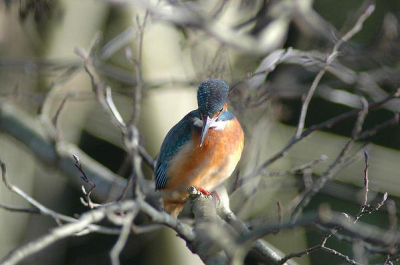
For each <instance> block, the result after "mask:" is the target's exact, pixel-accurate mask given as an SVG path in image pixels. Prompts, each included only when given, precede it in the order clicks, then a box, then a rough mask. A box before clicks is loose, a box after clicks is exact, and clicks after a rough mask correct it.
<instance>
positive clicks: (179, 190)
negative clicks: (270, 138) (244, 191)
mask: <svg viewBox="0 0 400 265" xmlns="http://www.w3.org/2000/svg"><path fill="white" fill-rule="evenodd" d="M199 143H200V133H199V132H193V133H192V139H191V141H189V143H188V144H186V145H185V146H184V147H182V149H181V150H180V151H179V152H178V153H177V155H176V156H175V157H174V158H173V159H172V160H171V161H170V166H169V168H168V171H167V176H168V178H169V181H168V183H167V185H166V187H165V189H164V191H163V193H164V194H169V197H171V198H173V199H174V200H185V199H186V198H187V188H188V187H190V186H195V187H200V188H203V189H206V190H209V191H212V190H213V189H214V188H215V187H216V186H218V185H219V184H220V183H222V182H223V181H224V180H225V179H227V178H228V177H229V176H230V175H231V174H232V172H233V171H234V170H235V167H236V165H237V163H238V162H239V160H240V156H241V154H242V150H243V146H244V134H243V130H242V127H241V126H240V123H239V121H238V120H237V119H236V118H235V119H233V120H232V121H229V122H228V124H227V125H226V127H225V129H224V130H216V129H210V130H209V131H208V133H207V136H206V138H205V140H204V142H203V145H202V147H200V146H199ZM164 197H165V195H164Z"/></svg>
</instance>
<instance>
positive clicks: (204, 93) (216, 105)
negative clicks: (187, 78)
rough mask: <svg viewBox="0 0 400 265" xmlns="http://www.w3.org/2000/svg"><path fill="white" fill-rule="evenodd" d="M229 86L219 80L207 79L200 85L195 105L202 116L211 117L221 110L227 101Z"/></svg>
mask: <svg viewBox="0 0 400 265" xmlns="http://www.w3.org/2000/svg"><path fill="white" fill-rule="evenodd" d="M228 95H229V86H228V84H227V83H226V82H225V81H223V80H219V79H208V80H206V81H204V82H203V83H201V84H200V86H199V90H198V91H197V104H198V106H199V109H200V111H201V113H202V114H203V115H207V116H209V117H211V116H212V115H213V114H214V113H216V112H217V111H219V110H220V109H222V107H223V106H224V104H225V101H226V100H227V99H228Z"/></svg>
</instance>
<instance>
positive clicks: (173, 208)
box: [163, 199, 186, 218]
mask: <svg viewBox="0 0 400 265" xmlns="http://www.w3.org/2000/svg"><path fill="white" fill-rule="evenodd" d="M163 202H164V211H166V212H167V213H169V214H170V215H172V216H173V217H175V218H177V217H178V215H179V213H180V212H181V211H182V210H183V207H184V206H185V203H186V201H182V200H174V199H163Z"/></svg>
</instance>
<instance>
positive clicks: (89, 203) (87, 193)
mask: <svg viewBox="0 0 400 265" xmlns="http://www.w3.org/2000/svg"><path fill="white" fill-rule="evenodd" d="M72 156H73V158H74V159H75V167H76V168H77V169H78V171H79V172H80V173H81V179H82V180H84V181H85V182H86V183H88V184H89V185H90V189H89V190H88V191H86V190H85V187H84V186H82V192H83V194H84V195H85V199H86V201H85V200H84V199H82V198H81V201H82V203H83V205H85V206H89V207H90V208H91V209H93V208H94V207H95V206H96V205H95V204H94V203H93V202H92V200H91V199H90V194H92V191H93V190H94V189H95V188H96V184H95V183H93V182H91V181H90V180H89V178H88V177H87V176H86V173H85V171H84V170H83V167H82V163H81V161H80V160H79V157H78V156H77V155H72Z"/></svg>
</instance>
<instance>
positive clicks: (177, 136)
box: [154, 110, 200, 190]
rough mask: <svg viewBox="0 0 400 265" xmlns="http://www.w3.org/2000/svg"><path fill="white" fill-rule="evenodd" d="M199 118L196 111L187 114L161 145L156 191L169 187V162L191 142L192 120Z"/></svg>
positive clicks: (156, 169) (157, 166)
mask: <svg viewBox="0 0 400 265" xmlns="http://www.w3.org/2000/svg"><path fill="white" fill-rule="evenodd" d="M194 117H198V118H200V115H199V113H198V111H197V110H194V111H192V112H190V113H189V114H187V115H186V116H185V117H184V118H183V119H182V120H181V121H180V122H178V123H177V124H176V125H175V126H174V127H172V129H171V130H170V131H169V132H168V134H167V136H165V139H164V141H163V143H162V145H161V150H160V153H159V155H158V158H157V163H156V168H155V174H154V175H155V181H156V190H158V189H163V188H165V186H166V185H167V182H168V176H167V170H168V166H169V161H170V160H171V159H172V158H173V157H174V155H175V154H176V153H178V151H179V149H180V148H181V147H182V146H184V145H185V144H187V142H189V140H190V137H191V135H192V133H191V130H192V123H193V121H192V118H194Z"/></svg>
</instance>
